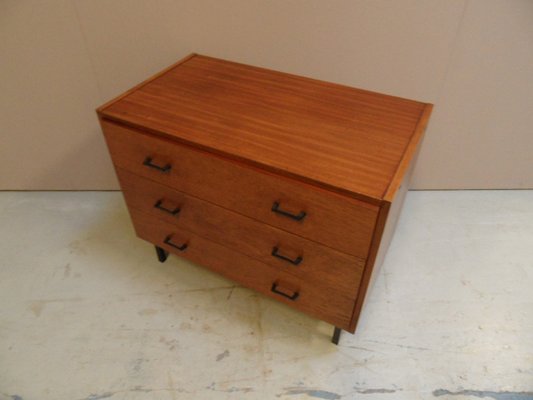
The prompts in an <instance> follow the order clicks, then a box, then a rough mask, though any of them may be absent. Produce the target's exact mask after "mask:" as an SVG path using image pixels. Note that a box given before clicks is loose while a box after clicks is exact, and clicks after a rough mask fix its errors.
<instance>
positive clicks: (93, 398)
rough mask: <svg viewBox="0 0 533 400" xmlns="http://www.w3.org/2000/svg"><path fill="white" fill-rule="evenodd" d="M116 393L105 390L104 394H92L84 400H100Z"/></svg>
mask: <svg viewBox="0 0 533 400" xmlns="http://www.w3.org/2000/svg"><path fill="white" fill-rule="evenodd" d="M114 394H115V393H114V392H105V393H102V394H90V395H89V396H87V397H86V398H85V399H83V400H100V399H107V398H108V397H111V396H113V395H114Z"/></svg>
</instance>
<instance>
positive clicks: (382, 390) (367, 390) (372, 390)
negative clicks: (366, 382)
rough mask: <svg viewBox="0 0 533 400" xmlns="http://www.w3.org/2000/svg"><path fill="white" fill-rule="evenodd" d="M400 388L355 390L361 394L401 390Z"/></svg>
mask: <svg viewBox="0 0 533 400" xmlns="http://www.w3.org/2000/svg"><path fill="white" fill-rule="evenodd" d="M401 390H402V389H359V390H356V392H357V393H361V394H373V393H394V392H397V391H401Z"/></svg>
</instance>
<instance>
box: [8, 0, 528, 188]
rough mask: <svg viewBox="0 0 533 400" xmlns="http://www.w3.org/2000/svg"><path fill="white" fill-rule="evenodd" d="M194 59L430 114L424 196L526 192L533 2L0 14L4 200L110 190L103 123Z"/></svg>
mask: <svg viewBox="0 0 533 400" xmlns="http://www.w3.org/2000/svg"><path fill="white" fill-rule="evenodd" d="M190 52H198V53H203V54H207V55H212V56H215V57H221V58H226V59H232V60H235V61H240V62H244V63H249V64H255V65H259V66H263V67H267V68H274V69H278V70H282V71H286V72H291V73H295V74H301V75H305V76H310V77H314V78H318V79H324V80H328V81H333V82H339V83H343V84H347V85H351V86H356V87H361V88H365V89H370V90H375V91H380V92H385V93H390V94H393V95H398V96H403V97H408V98H413V99H417V100H422V101H426V102H432V103H434V104H435V105H436V108H435V111H434V114H433V118H432V121H431V123H430V126H429V128H428V131H427V136H426V140H425V142H424V147H423V150H422V153H421V155H420V158H419V163H418V166H417V169H416V172H415V176H414V187H415V188H419V189H422V188H431V189H434V188H445V189H453V188H531V187H533V156H532V154H533V132H532V131H533V111H532V109H533V1H530V0H522V1H520V0H501V1H496V0H447V1H434V0H401V1H400V0H390V1H377V0H366V1H356V0H345V1H340V0H330V1H325V0H261V1H259V0H181V1H178V0H175V1H171V0H157V1H155V0H150V1H148V0H135V1H133V0H112V1H111V0H109V1H95V0H78V1H74V0H73V1H58V0H55V1H46V2H43V1H28V0H24V1H23V0H11V1H9V0H2V1H0V123H1V130H0V133H1V142H0V143H1V146H0V189H115V188H117V187H118V186H117V182H116V179H115V177H114V173H113V170H112V167H111V162H110V160H109V157H108V155H107V152H106V149H105V145H104V141H103V139H102V136H101V134H100V131H99V127H98V124H97V120H96V116H95V113H94V109H95V108H96V107H97V106H98V105H100V104H101V103H103V102H104V101H107V100H109V99H110V98H112V97H114V96H116V95H118V94H119V93H121V92H122V91H124V90H126V89H128V88H129V87H131V86H133V85H134V84H136V83H138V82H139V81H141V80H143V79H144V78H146V77H148V76H149V75H151V74H153V73H155V72H157V71H158V70H160V69H162V68H164V67H166V66H167V65H169V64H171V63H173V62H174V61H176V60H178V59H179V58H181V57H183V56H185V55H186V54H188V53H190Z"/></svg>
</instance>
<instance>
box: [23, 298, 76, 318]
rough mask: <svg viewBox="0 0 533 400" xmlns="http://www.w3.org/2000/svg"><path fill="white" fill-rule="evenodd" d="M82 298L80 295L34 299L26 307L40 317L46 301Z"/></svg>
mask: <svg viewBox="0 0 533 400" xmlns="http://www.w3.org/2000/svg"><path fill="white" fill-rule="evenodd" d="M81 300H83V299H82V298H81V297H73V298H68V299H46V300H34V301H32V302H30V304H29V305H28V309H29V310H30V311H31V312H32V313H33V315H35V316H36V317H40V316H41V314H42V312H43V310H44V308H45V306H46V305H47V304H48V303H63V302H70V301H81Z"/></svg>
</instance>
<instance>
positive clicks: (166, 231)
mask: <svg viewBox="0 0 533 400" xmlns="http://www.w3.org/2000/svg"><path fill="white" fill-rule="evenodd" d="M431 108H432V106H431V105H430V104H425V103H420V102H417V101H412V100H406V99H402V98H398V97H392V96H387V95H383V94H378V93H373V92H369V91H365V90H360V89H354V88H350V87H346V86H341V85H337V84H332V83H326V82H322V81H318V80H313V79H308V78H303V77H299V76H295V75H289V74H285V73H281V72H275V71H271V70H267V69H263V68H256V67H251V66H247V65H243V64H238V63H234V62H229V61H224V60H220V59H216V58H212V57H206V56H202V55H197V54H192V55H190V56H188V57H186V58H185V59H183V60H181V61H179V62H178V63H176V64H174V65H172V66H171V67H169V68H167V69H166V70H164V71H162V72H160V73H159V74H157V75H155V76H153V77H151V78H150V79H148V80H147V81H145V82H143V83H141V84H140V85H138V86H136V87H134V88H133V89H131V90H129V91H128V92H126V93H124V94H123V95H121V96H119V97H118V98H116V99H114V100H112V101H111V102H109V103H107V104H105V105H103V106H102V107H100V108H99V109H98V110H97V113H98V117H99V119H100V123H101V126H102V129H103V132H104V135H105V138H106V141H107V145H108V147H109V151H110V153H111V157H112V160H113V163H114V166H115V169H116V173H117V175H118V178H119V181H120V185H121V187H122V190H123V193H124V197H125V200H126V203H127V205H128V208H129V212H130V215H131V218H132V220H133V224H134V226H135V230H136V232H137V235H138V236H139V237H140V238H142V239H145V240H147V241H148V242H151V243H153V244H154V245H155V246H156V251H157V255H158V257H159V260H160V261H162V262H163V261H165V259H166V258H167V256H168V253H174V254H177V255H180V256H182V257H185V258H187V259H190V260H192V261H193V262H195V263H198V264H200V265H203V266H205V267H207V268H209V269H211V270H213V271H216V272H218V273H220V274H222V275H224V276H226V277H228V278H230V279H232V280H234V281H235V282H238V283H239V284H242V285H243V286H246V287H249V288H252V289H255V290H257V291H259V292H261V293H263V294H265V295H267V296H270V297H272V298H274V299H277V300H279V301H281V302H283V303H285V304H288V305H290V306H292V307H294V308H297V309H299V310H301V311H303V312H306V313H308V314H310V315H313V316H315V317H317V318H320V319H322V320H324V321H327V322H329V323H331V324H333V325H334V326H335V331H334V336H333V341H334V342H335V343H337V342H338V340H339V334H340V331H341V329H344V330H347V331H349V332H354V331H355V327H356V324H357V320H358V317H359V314H360V312H361V308H362V306H363V301H364V298H365V294H366V292H367V289H368V287H369V282H370V280H371V278H372V276H373V275H374V276H375V275H376V270H377V266H378V265H379V264H380V263H381V260H382V258H383V255H384V253H385V251H386V248H387V245H388V242H389V241H390V237H391V235H392V232H393V230H394V225H395V222H396V220H397V218H398V214H399V211H400V208H401V204H402V201H403V198H404V195H405V191H406V189H407V186H408V182H409V176H410V170H411V169H412V166H413V164H414V161H415V158H416V154H417V150H418V148H419V146H420V142H421V139H422V135H423V133H424V130H425V127H426V124H427V122H428V119H429V115H430V113H431Z"/></svg>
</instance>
